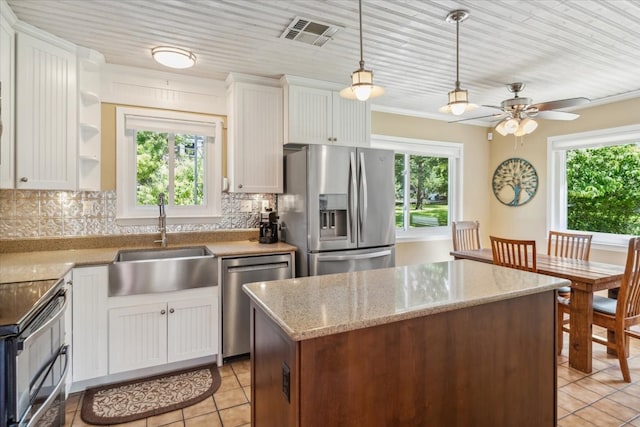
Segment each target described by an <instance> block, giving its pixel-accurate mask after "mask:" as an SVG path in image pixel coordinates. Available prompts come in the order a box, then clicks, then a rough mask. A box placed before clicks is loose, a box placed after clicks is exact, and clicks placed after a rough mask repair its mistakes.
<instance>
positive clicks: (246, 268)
mask: <svg viewBox="0 0 640 427" xmlns="http://www.w3.org/2000/svg"><path fill="white" fill-rule="evenodd" d="M225 268H226V270H227V271H228V272H229V273H244V272H247V271H262V270H276V269H278V268H289V263H288V262H277V263H269V264H256V265H238V266H229V267H225Z"/></svg>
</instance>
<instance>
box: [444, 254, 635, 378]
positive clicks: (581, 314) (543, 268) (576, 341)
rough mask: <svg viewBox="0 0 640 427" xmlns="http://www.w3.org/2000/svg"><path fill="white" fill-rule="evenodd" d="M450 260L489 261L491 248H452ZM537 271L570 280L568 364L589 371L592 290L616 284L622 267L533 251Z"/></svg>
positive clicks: (622, 269) (617, 284)
mask: <svg viewBox="0 0 640 427" xmlns="http://www.w3.org/2000/svg"><path fill="white" fill-rule="evenodd" d="M450 254H451V255H452V256H453V257H454V259H470V260H474V261H480V262H486V263H493V254H492V252H491V249H487V248H485V249H479V250H470V251H452V252H451V253H450ZM536 263H537V269H538V273H540V274H546V275H549V276H554V277H560V278H563V279H567V280H570V281H571V304H569V314H570V320H569V326H570V329H571V331H570V333H569V366H571V367H572V368H575V369H578V370H580V371H582V372H585V373H590V372H591V369H592V366H591V361H592V352H591V344H592V342H591V336H592V333H593V293H594V292H597V291H603V290H608V289H613V288H617V287H619V286H620V281H621V280H622V275H623V273H624V267H623V266H620V265H614V264H605V263H601V262H594V261H582V260H575V259H570V258H561V257H556V256H550V255H546V254H536Z"/></svg>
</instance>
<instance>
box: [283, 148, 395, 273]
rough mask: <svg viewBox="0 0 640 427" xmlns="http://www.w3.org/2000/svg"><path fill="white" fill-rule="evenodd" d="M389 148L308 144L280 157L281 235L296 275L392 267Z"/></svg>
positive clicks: (392, 219) (391, 182)
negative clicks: (292, 249) (282, 183)
mask: <svg viewBox="0 0 640 427" xmlns="http://www.w3.org/2000/svg"><path fill="white" fill-rule="evenodd" d="M394 205H395V196H394V154H393V152H392V151H387V150H378V149H369V148H355V147H338V146H328V145H309V146H305V147H304V148H303V149H302V150H300V151H296V152H291V153H289V154H288V155H287V156H286V157H285V189H284V193H283V194H282V195H280V196H279V197H278V213H279V215H280V224H281V239H282V240H284V241H286V242H288V243H291V244H292V245H295V246H297V247H298V250H297V251H296V270H295V271H296V276H307V275H308V276H315V275H320V274H330V273H343V272H347V271H360V270H371V269H375V268H385V267H393V266H395V215H394Z"/></svg>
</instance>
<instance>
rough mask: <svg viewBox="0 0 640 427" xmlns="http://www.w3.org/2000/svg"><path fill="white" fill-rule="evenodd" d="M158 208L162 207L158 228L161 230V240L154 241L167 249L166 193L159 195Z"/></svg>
mask: <svg viewBox="0 0 640 427" xmlns="http://www.w3.org/2000/svg"><path fill="white" fill-rule="evenodd" d="M158 206H159V207H160V216H158V228H159V229H160V240H154V242H155V243H160V246H162V247H163V248H166V247H167V214H166V213H165V211H164V193H160V194H158Z"/></svg>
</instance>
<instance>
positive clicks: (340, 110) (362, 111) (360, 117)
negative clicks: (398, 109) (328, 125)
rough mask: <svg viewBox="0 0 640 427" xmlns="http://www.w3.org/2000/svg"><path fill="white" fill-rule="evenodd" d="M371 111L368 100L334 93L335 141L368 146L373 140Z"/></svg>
mask: <svg viewBox="0 0 640 427" xmlns="http://www.w3.org/2000/svg"><path fill="white" fill-rule="evenodd" d="M370 117H371V112H370V106H369V103H368V102H362V101H354V100H351V99H345V98H342V97H341V96H340V94H339V93H337V92H336V93H334V95H333V136H334V137H335V138H336V141H335V143H336V144H340V145H347V146H349V147H368V146H369V145H370V140H371V119H370Z"/></svg>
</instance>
